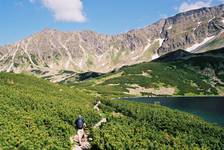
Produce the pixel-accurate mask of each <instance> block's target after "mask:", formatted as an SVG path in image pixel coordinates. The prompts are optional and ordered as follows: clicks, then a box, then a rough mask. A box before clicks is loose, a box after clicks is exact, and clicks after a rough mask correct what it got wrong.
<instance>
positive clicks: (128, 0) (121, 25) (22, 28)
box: [0, 0, 222, 45]
mask: <svg viewBox="0 0 224 150" xmlns="http://www.w3.org/2000/svg"><path fill="white" fill-rule="evenodd" d="M221 1H222V0H156V1H155V0H82V1H80V0H0V19H1V22H0V45H4V44H8V43H13V42H16V41H18V40H21V39H24V38H25V37H27V36H29V35H32V34H33V33H36V32H39V31H41V30H43V29H44V28H53V29H58V30H62V31H76V30H84V29H86V30H93V31H96V32H99V33H105V34H116V33H122V32H126V31H128V30H130V29H134V28H140V27H143V26H145V25H149V24H151V23H153V22H155V21H158V20H159V19H160V18H163V17H168V16H172V15H175V14H176V13H178V12H181V11H186V10H189V9H193V8H198V7H202V6H213V5H218V4H221Z"/></svg>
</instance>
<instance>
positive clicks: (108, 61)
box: [0, 5, 224, 79]
mask: <svg viewBox="0 0 224 150" xmlns="http://www.w3.org/2000/svg"><path fill="white" fill-rule="evenodd" d="M223 29H224V5H220V6H216V7H211V8H201V9H197V10H192V11H188V12H184V13H180V14H177V15H175V16H173V17H169V18H167V19H161V20H159V21H158V22H156V23H154V24H152V25H148V26H146V27H144V28H141V29H134V30H131V31H129V32H127V33H123V34H118V35H103V34H98V33H95V32H93V31H90V30H85V31H78V32H61V31H58V30H55V29H48V28H46V29H44V30H43V31H41V32H39V33H36V34H34V35H32V36H30V37H28V38H26V39H24V40H21V41H19V42H17V43H15V44H11V45H7V46H4V47H0V71H7V72H34V73H35V74H36V75H39V76H41V77H48V76H55V75H56V76H60V75H61V77H60V78H59V79H63V78H66V77H67V76H68V74H66V75H64V74H63V73H64V72H65V71H73V72H88V71H94V72H108V71H111V70H114V69H115V68H120V67H122V66H124V65H132V64H136V63H140V62H144V61H150V60H153V59H155V58H158V57H159V56H161V55H164V54H166V53H168V52H170V51H175V50H178V49H185V50H187V51H188V52H192V51H194V50H196V49H199V48H200V47H201V46H203V45H205V44H208V43H209V42H212V41H214V40H217V37H218V35H219V34H221V33H222V31H223ZM220 37H221V36H219V39H221V38H220ZM69 75H70V74H69Z"/></svg>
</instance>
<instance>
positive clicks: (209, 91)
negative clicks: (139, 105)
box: [75, 49, 224, 97]
mask: <svg viewBox="0 0 224 150" xmlns="http://www.w3.org/2000/svg"><path fill="white" fill-rule="evenodd" d="M168 57H170V56H168ZM175 57H176V56H175ZM186 57H187V59H182V60H181V59H180V60H179V61H171V62H165V63H162V62H148V63H142V64H137V65H133V66H129V67H123V68H122V69H120V70H119V71H117V72H113V73H109V74H106V75H104V76H101V77H98V78H96V79H93V80H88V81H84V82H80V83H76V84H75V85H77V86H79V87H80V88H86V89H90V90H95V91H97V92H98V93H99V94H102V95H113V96H118V97H119V96H130V95H127V94H125V93H127V92H129V90H128V89H129V88H133V87H131V85H136V84H137V85H139V86H141V87H144V88H146V89H147V88H154V89H160V88H161V87H165V88H167V87H171V88H175V93H174V95H220V94H221V93H220V87H223V85H222V84H220V83H221V82H224V72H223V70H224V53H223V50H222V49H221V50H217V51H213V52H208V53H203V54H197V55H192V56H186ZM178 59H179V58H178ZM214 77H215V78H217V79H219V80H220V81H221V82H220V81H219V82H217V81H213V78H214ZM142 94H143V95H144V94H146V95H151V94H152V93H142ZM161 95H163V94H161Z"/></svg>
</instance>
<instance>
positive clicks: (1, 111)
mask: <svg viewBox="0 0 224 150" xmlns="http://www.w3.org/2000/svg"><path fill="white" fill-rule="evenodd" d="M91 100H92V98H91V94H88V93H86V92H83V91H80V90H78V89H74V88H73V89H71V88H68V87H65V86H60V85H56V84H52V83H49V82H48V81H44V80H41V79H37V78H34V77H31V76H26V75H15V74H6V73H1V74H0V104H1V105H0V149H1V148H2V149H10V150H11V149H69V147H70V143H69V136H71V135H73V134H74V133H75V129H74V127H73V121H74V119H75V118H76V117H77V116H78V115H79V114H82V115H83V116H84V117H85V119H86V121H87V122H88V126H92V125H93V124H94V123H96V122H97V121H98V120H99V119H100V118H99V116H98V115H97V114H96V113H94V112H93V110H92V105H93V104H92V101H91Z"/></svg>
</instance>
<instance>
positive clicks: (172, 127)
mask: <svg viewBox="0 0 224 150" xmlns="http://www.w3.org/2000/svg"><path fill="white" fill-rule="evenodd" d="M0 79H1V80H0V103H1V105H0V149H1V148H3V149H6V150H7V149H10V150H11V149H69V147H70V145H69V136H71V135H73V134H74V132H75V129H74V127H73V126H72V123H73V119H74V118H76V117H77V115H78V114H82V115H83V116H84V117H85V119H86V122H87V126H88V129H91V127H92V126H93V124H95V123H96V122H98V121H99V120H100V118H99V115H98V114H96V113H94V112H93V110H92V107H93V103H92V102H93V101H92V99H93V95H92V93H91V92H90V93H88V91H84V90H78V89H76V88H75V87H73V88H71V87H70V88H69V87H67V86H63V85H57V84H52V83H49V82H47V81H44V80H41V79H37V78H34V77H31V76H26V75H15V74H9V73H1V74H0ZM102 101H103V105H102V107H101V110H102V113H103V114H104V115H105V116H106V117H107V118H108V122H107V123H106V124H105V125H104V126H102V128H101V129H100V130H97V129H96V130H90V133H91V136H92V137H93V139H94V140H93V142H92V145H93V148H99V149H147V148H157V149H158V148H160V149H162V148H165V147H170V148H171V147H176V148H182V147H185V148H208V149H209V148H214V149H220V148H222V147H224V145H223V143H224V141H223V139H224V130H223V128H220V127H217V126H214V125H211V124H208V123H206V122H204V121H203V120H201V119H199V118H197V117H195V116H192V115H189V114H186V113H181V112H179V111H174V110H171V109H168V108H165V107H161V106H153V105H148V104H144V105H143V104H138V103H131V102H122V101H110V100H105V99H103V100H102ZM112 112H117V113H120V114H118V115H112V114H113V113H112Z"/></svg>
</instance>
